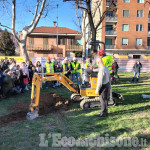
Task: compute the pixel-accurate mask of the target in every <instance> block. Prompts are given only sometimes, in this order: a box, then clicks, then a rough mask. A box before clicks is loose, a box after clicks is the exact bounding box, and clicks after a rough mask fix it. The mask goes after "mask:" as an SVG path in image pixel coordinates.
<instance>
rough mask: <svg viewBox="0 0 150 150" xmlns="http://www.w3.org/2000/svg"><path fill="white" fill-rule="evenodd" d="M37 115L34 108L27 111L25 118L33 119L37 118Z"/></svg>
mask: <svg viewBox="0 0 150 150" xmlns="http://www.w3.org/2000/svg"><path fill="white" fill-rule="evenodd" d="M38 116H39V114H38V111H37V110H34V111H32V112H28V113H27V116H26V119H27V120H33V119H35V118H37V117H38Z"/></svg>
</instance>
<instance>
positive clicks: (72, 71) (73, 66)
mask: <svg viewBox="0 0 150 150" xmlns="http://www.w3.org/2000/svg"><path fill="white" fill-rule="evenodd" d="M71 65H72V68H73V70H71V74H73V73H79V70H74V68H78V67H79V65H80V64H79V62H77V63H76V65H75V64H74V62H73V63H71Z"/></svg>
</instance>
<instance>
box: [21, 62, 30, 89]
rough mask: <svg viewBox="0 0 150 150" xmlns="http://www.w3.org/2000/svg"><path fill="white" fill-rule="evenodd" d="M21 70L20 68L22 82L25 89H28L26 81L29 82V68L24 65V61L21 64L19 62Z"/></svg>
mask: <svg viewBox="0 0 150 150" xmlns="http://www.w3.org/2000/svg"><path fill="white" fill-rule="evenodd" d="M21 70H22V73H23V75H22V76H23V82H24V84H25V85H26V88H25V89H26V90H29V89H28V87H27V85H28V83H29V81H28V78H29V70H28V68H27V67H26V66H25V62H23V63H22V64H21Z"/></svg>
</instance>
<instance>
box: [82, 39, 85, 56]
mask: <svg viewBox="0 0 150 150" xmlns="http://www.w3.org/2000/svg"><path fill="white" fill-rule="evenodd" d="M85 51H86V42H85V39H84V41H83V51H82V57H85Z"/></svg>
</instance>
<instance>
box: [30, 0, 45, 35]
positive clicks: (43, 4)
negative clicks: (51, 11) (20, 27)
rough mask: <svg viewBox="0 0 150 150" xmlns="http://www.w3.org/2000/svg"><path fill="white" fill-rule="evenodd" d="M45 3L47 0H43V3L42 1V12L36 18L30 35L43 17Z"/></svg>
mask: <svg viewBox="0 0 150 150" xmlns="http://www.w3.org/2000/svg"><path fill="white" fill-rule="evenodd" d="M45 2H46V0H43V1H42V4H41V9H40V12H39V14H38V15H37V17H36V19H35V22H34V24H33V25H32V27H31V28H30V29H29V31H28V34H30V33H31V32H32V31H33V30H34V28H35V27H36V25H37V23H38V21H39V20H40V18H41V15H42V13H43V10H44V6H45Z"/></svg>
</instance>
